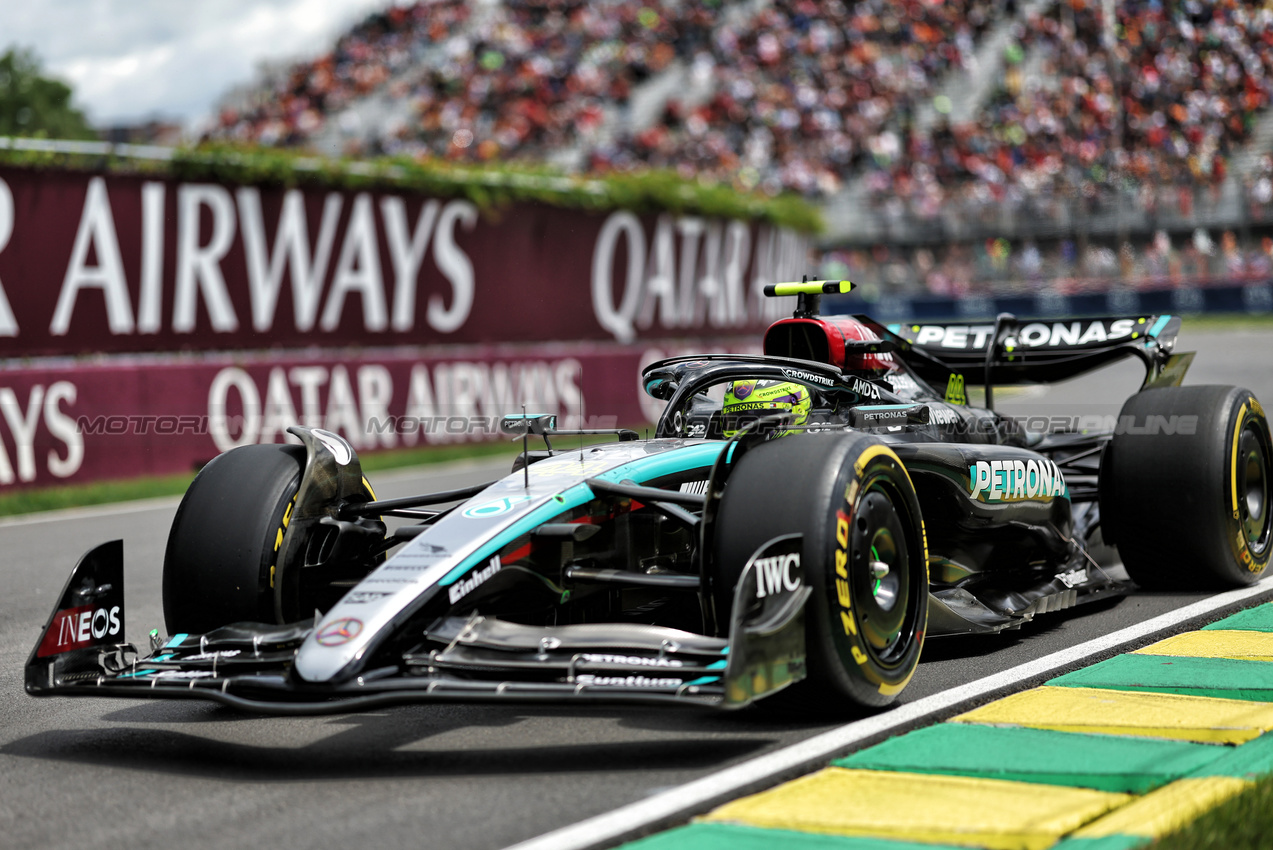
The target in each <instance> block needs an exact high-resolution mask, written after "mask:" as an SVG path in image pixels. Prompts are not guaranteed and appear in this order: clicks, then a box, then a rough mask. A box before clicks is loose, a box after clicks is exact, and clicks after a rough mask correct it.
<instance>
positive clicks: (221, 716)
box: [0, 705, 774, 781]
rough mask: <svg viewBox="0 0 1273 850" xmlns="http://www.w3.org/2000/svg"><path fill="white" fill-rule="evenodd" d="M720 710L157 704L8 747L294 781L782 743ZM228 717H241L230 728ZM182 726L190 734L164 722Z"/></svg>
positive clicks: (610, 767) (544, 767)
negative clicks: (277, 710) (291, 712)
mask: <svg viewBox="0 0 1273 850" xmlns="http://www.w3.org/2000/svg"><path fill="white" fill-rule="evenodd" d="M183 708H184V709H185V712H183V711H181V709H183ZM191 708H195V709H196V710H194V711H191V710H190V709H191ZM625 712H630V709H625ZM183 714H184V716H183ZM563 714H564V716H563ZM710 717H711V718H715V719H716V721H717V723H716V724H715V725H712V726H710V727H709V725H708V723H707V720H708V718H707V717H702V718H697V719H696V718H694V717H693V716H692V715H688V714H687V715H685V716H684V719H685V720H688V721H690V722H689V723H688V724H687V725H681V726H678V725H676V724H674V723H668V724H662V725H663V728H662V729H653V730H650V729H647V730H644V731H643V730H635V729H633V728H632V727H631V726H628V725H627V724H626V723H625V721H626V720H627V719H630V718H628V717H626V716H625V715H624V714H623V713H620V712H613V713H610V712H594V713H593V714H590V715H587V716H586V717H585V716H580V717H574V715H573V714H565V713H557V712H553V711H546V712H544V711H534V712H533V713H527V712H524V711H521V710H510V709H509V708H507V707H502V706H501V707H490V706H476V707H475V706H425V707H421V706H409V707H402V708H397V709H391V710H386V711H381V712H375V713H370V714H358V715H339V716H335V717H331V718H322V719H315V718H261V717H259V716H256V715H244V714H243V713H241V712H236V711H233V710H229V709H224V708H220V707H205V706H193V707H192V706H180V707H173V706H168V705H153V706H151V705H146V706H130V707H128V708H123V709H120V710H117V711H114V712H111V713H110V714H108V715H106V716H105V717H103V720H105V721H107V722H110V721H114V722H121V721H122V722H124V723H127V724H129V725H124V726H114V727H105V728H96V729H83V728H79V729H58V730H49V731H43V732H38V733H35V734H32V735H28V736H26V737H23V738H19V739H16V740H13V741H11V742H9V743H7V744H5V745H3V746H0V755H9V756H19V757H23V758H35V759H45V760H54V761H69V762H76V763H80V764H87V765H100V766H103V767H116V768H117V767H121V766H123V767H130V768H133V769H136V770H142V771H149V772H155V773H169V774H177V775H185V776H197V777H203V778H213V779H224V780H228V781H293V780H313V779H314V778H315V777H322V778H324V779H342V778H346V779H347V778H377V777H413V776H422V777H423V776H480V775H488V774H534V773H558V772H560V773H567V772H570V773H579V772H589V771H608V772H614V771H623V770H634V771H636V770H651V769H654V770H701V769H706V768H709V767H713V766H716V765H720V764H722V763H728V762H731V761H734V760H737V759H741V758H744V757H746V756H749V755H752V754H754V753H756V752H757V751H759V750H762V749H765V748H767V747H768V746H770V745H771V744H773V743H774V739H773V738H772V737H770V736H765V735H755V734H754V733H753V734H752V735H750V736H749V735H747V734H746V732H745V731H744V730H742V729H735V730H732V731H731V729H730V726H731V725H732V724H730V723H725V724H723V725H722V724H720V723H719V721H720V719H721V715H719V714H712V715H710ZM572 718H574V720H575V721H577V722H572ZM563 720H564V721H565V722H562V721H563ZM616 720H617V721H618V722H617V723H616V722H615V721H616ZM224 721H231V725H230V727H229V728H227V727H226V726H225V725H223V723H224ZM176 723H182V724H185V725H186V726H187V728H190V729H191V731H185V730H184V729H173V728H155V727H156V725H158V726H160V727H166V726H168V725H170V724H176ZM133 724H145V725H144V726H143V725H133ZM196 724H198V728H197V729H196V728H194V727H195V725H196ZM744 725H745V726H747V725H750V724H744ZM762 728H763V727H762ZM709 730H710V734H708V732H709ZM231 735H232V736H233V740H226V738H229V737H231ZM279 742H292V743H291V745H289V744H288V743H284V744H283V745H280V743H279Z"/></svg>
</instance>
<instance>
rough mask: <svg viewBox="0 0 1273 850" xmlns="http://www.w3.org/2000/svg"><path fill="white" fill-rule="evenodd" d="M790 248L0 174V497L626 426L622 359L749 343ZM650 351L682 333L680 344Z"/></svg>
mask: <svg viewBox="0 0 1273 850" xmlns="http://www.w3.org/2000/svg"><path fill="white" fill-rule="evenodd" d="M807 262H808V245H807V242H806V239H805V237H803V236H801V235H799V234H796V233H793V232H790V231H785V230H780V229H777V228H774V227H770V226H767V225H764V224H757V223H747V222H742V221H724V220H713V219H708V218H703V217H699V216H693V215H674V214H661V215H655V214H650V215H638V214H635V213H632V212H629V211H624V210H612V211H602V212H587V211H580V210H573V209H565V208H559V207H552V206H547V205H542V204H517V205H513V206H510V207H504V208H500V209H498V210H496V211H493V212H484V211H482V210H479V209H478V207H477V206H475V205H474V204H473V203H471V202H470V201H468V200H464V199H437V198H426V197H421V196H419V195H415V194H410V193H400V194H395V193H394V192H392V191H375V192H372V191H368V192H354V191H343V190H342V191H337V190H327V189H322V188H306V189H286V188H282V187H260V186H231V185H220V184H214V183H194V182H182V181H180V180H173V179H167V178H164V179H160V178H147V177H141V176H120V175H97V174H91V173H83V172H71V171H37V170H29V169H21V168H9V167H0V358H2V359H3V363H4V368H3V371H2V372H0V492H3V491H4V490H6V489H13V488H18V487H24V486H39V485H46V484H55V483H63V482H76V481H88V480H99V479H109V478H116V477H128V476H134V475H140V474H158V473H168V472H178V471H187V470H190V469H191V468H192V467H194V466H196V465H198V464H201V463H203V462H206V461H207V460H209V459H211V458H212V457H213V456H215V455H216V454H217V453H218V452H219V451H223V450H225V449H227V448H230V447H232V446H234V445H242V444H246V443H258V442H278V441H281V440H283V439H285V434H284V431H283V429H284V428H285V427H286V426H287V425H290V424H294V423H304V424H309V425H318V426H322V427H326V428H328V429H330V430H333V431H337V432H339V433H341V434H343V435H345V436H346V437H348V438H349V439H350V440H351V441H352V442H353V443H354V445H355V446H356V447H357V448H358V449H359V450H360V451H375V450H379V449H389V448H395V447H402V446H414V445H422V444H426V443H452V442H456V441H461V440H481V439H490V438H492V437H494V436H496V434H495V430H494V423H495V422H496V421H497V420H498V418H499V417H500V416H501V415H503V414H506V413H511V412H517V411H520V409H521V406H522V405H523V404H524V405H525V406H526V408H527V410H530V411H535V412H548V413H557V414H558V415H559V416H561V417H562V421H563V425H564V426H565V427H573V426H574V425H576V424H583V425H586V426H589V427H606V426H614V425H625V426H626V425H632V424H636V423H639V422H641V421H646V420H648V419H650V418H652V417H653V416H656V415H657V409H656V408H650V407H649V404H650V402H649V400H648V399H646V400H644V401H643V399H642V394H641V391H640V387H639V386H638V371H639V368H640V366H641V365H642V364H643V362H649V361H651V360H653V359H657V357H659V356H663V355H665V354H670V353H673V352H675V353H681V352H683V351H685V350H695V351H702V350H704V348H705V347H706V348H707V349H709V350H715V351H744V350H752V349H754V348H755V346H757V345H758V341H759V338H760V332H761V331H762V330H763V329H764V328H765V327H766V326H767V325H768V324H769V323H770V322H771V321H773V320H774V319H775V318H777V317H779V316H781V315H784V314H787V313H789V312H790V310H791V304H790V303H787V302H790V301H791V300H792V299H766V298H764V297H763V296H762V294H761V290H762V289H763V287H764V286H765V284H767V283H772V282H775V281H777V280H784V279H789V278H791V277H798V276H799V275H800V274H801V273H802V272H803V271H806V270H807ZM669 340H685V342H681V343H676V342H671V341H669Z"/></svg>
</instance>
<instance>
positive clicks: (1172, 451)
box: [1101, 386, 1273, 589]
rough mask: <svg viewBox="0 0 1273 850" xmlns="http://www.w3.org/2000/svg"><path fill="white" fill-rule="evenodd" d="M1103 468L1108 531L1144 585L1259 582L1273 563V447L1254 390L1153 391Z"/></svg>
mask: <svg viewBox="0 0 1273 850" xmlns="http://www.w3.org/2000/svg"><path fill="white" fill-rule="evenodd" d="M1119 430H1120V431H1121V433H1117V434H1115V436H1114V438H1113V440H1111V442H1110V444H1109V445H1108V446H1107V447H1106V450H1105V456H1104V458H1103V459H1102V462H1101V518H1102V519H1101V526H1102V534H1103V536H1104V538H1105V539H1106V540H1107V541H1111V542H1113V543H1114V544H1115V545H1116V546H1117V547H1118V552H1119V554H1120V555H1121V556H1122V559H1123V564H1124V565H1125V566H1126V567H1127V572H1128V574H1129V575H1130V576H1131V577H1132V579H1134V580H1135V582H1136V583H1137V584H1139V585H1141V586H1142V587H1146V588H1156V589H1213V588H1219V587H1236V586H1241V585H1247V584H1252V583H1253V582H1255V581H1256V580H1257V579H1258V578H1259V577H1260V576H1261V575H1262V574H1263V573H1264V570H1265V569H1266V568H1267V567H1268V565H1269V559H1270V555H1273V442H1271V441H1270V437H1269V425H1268V421H1267V419H1266V418H1265V416H1264V409H1263V408H1262V407H1261V406H1260V403H1259V401H1257V400H1256V398H1255V396H1254V395H1252V393H1251V391H1250V390H1246V389H1242V388H1239V387H1223V386H1190V387H1167V388H1161V389H1154V390H1145V391H1144V392H1141V393H1137V394H1136V395H1134V396H1132V397H1131V398H1130V399H1128V400H1127V402H1126V403H1125V404H1124V405H1123V409H1122V412H1121V413H1120V415H1119Z"/></svg>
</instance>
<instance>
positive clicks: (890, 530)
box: [850, 488, 913, 665]
mask: <svg viewBox="0 0 1273 850" xmlns="http://www.w3.org/2000/svg"><path fill="white" fill-rule="evenodd" d="M855 514H856V517H855V520H854V523H853V540H852V542H851V544H850V552H852V553H853V554H852V558H853V568H852V572H853V578H852V583H853V586H854V598H855V599H856V600H857V605H856V609H857V620H858V627H859V629H860V630H861V634H862V638H863V642H864V643H865V645H866V647H867V649H868V651H870V652H871V653H872V654H873V655H874V656H875V657H876V659H877V660H878V661H879V662H881V663H882V664H886V665H887V664H889V663H892V662H894V661H896V660H897V659H898V658H899V657H900V656H902V655H905V653H906V651H907V649H908V646H909V643H910V642H909V640H908V638H909V634H908V631H909V624H910V622H911V620H912V619H913V618H912V617H909V616H908V614H909V613H910V608H911V605H910V599H909V597H910V559H909V552H908V549H907V545H906V531H905V528H904V527H903V525H902V521H901V518H900V517H899V516H898V514H897V510H896V508H895V507H894V505H893V501H892V499H890V498H889V495H888V493H887V492H885V491H884V490H883V488H878V489H872V490H869V491H868V492H867V493H866V494H865V495H864V496H863V497H862V498H861V500H860V501H859V502H858V504H857V508H856V510H855Z"/></svg>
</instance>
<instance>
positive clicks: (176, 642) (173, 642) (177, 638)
mask: <svg viewBox="0 0 1273 850" xmlns="http://www.w3.org/2000/svg"><path fill="white" fill-rule="evenodd" d="M188 637H190V635H189V634H187V633H186V632H182V633H181V634H179V635H173V636H172V637H171V638H170V639H169V640H168V642H167V643H165V644H164V649H172V648H173V647H174V646H181V644H182V643H184V642H185V640H186V638H188Z"/></svg>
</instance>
